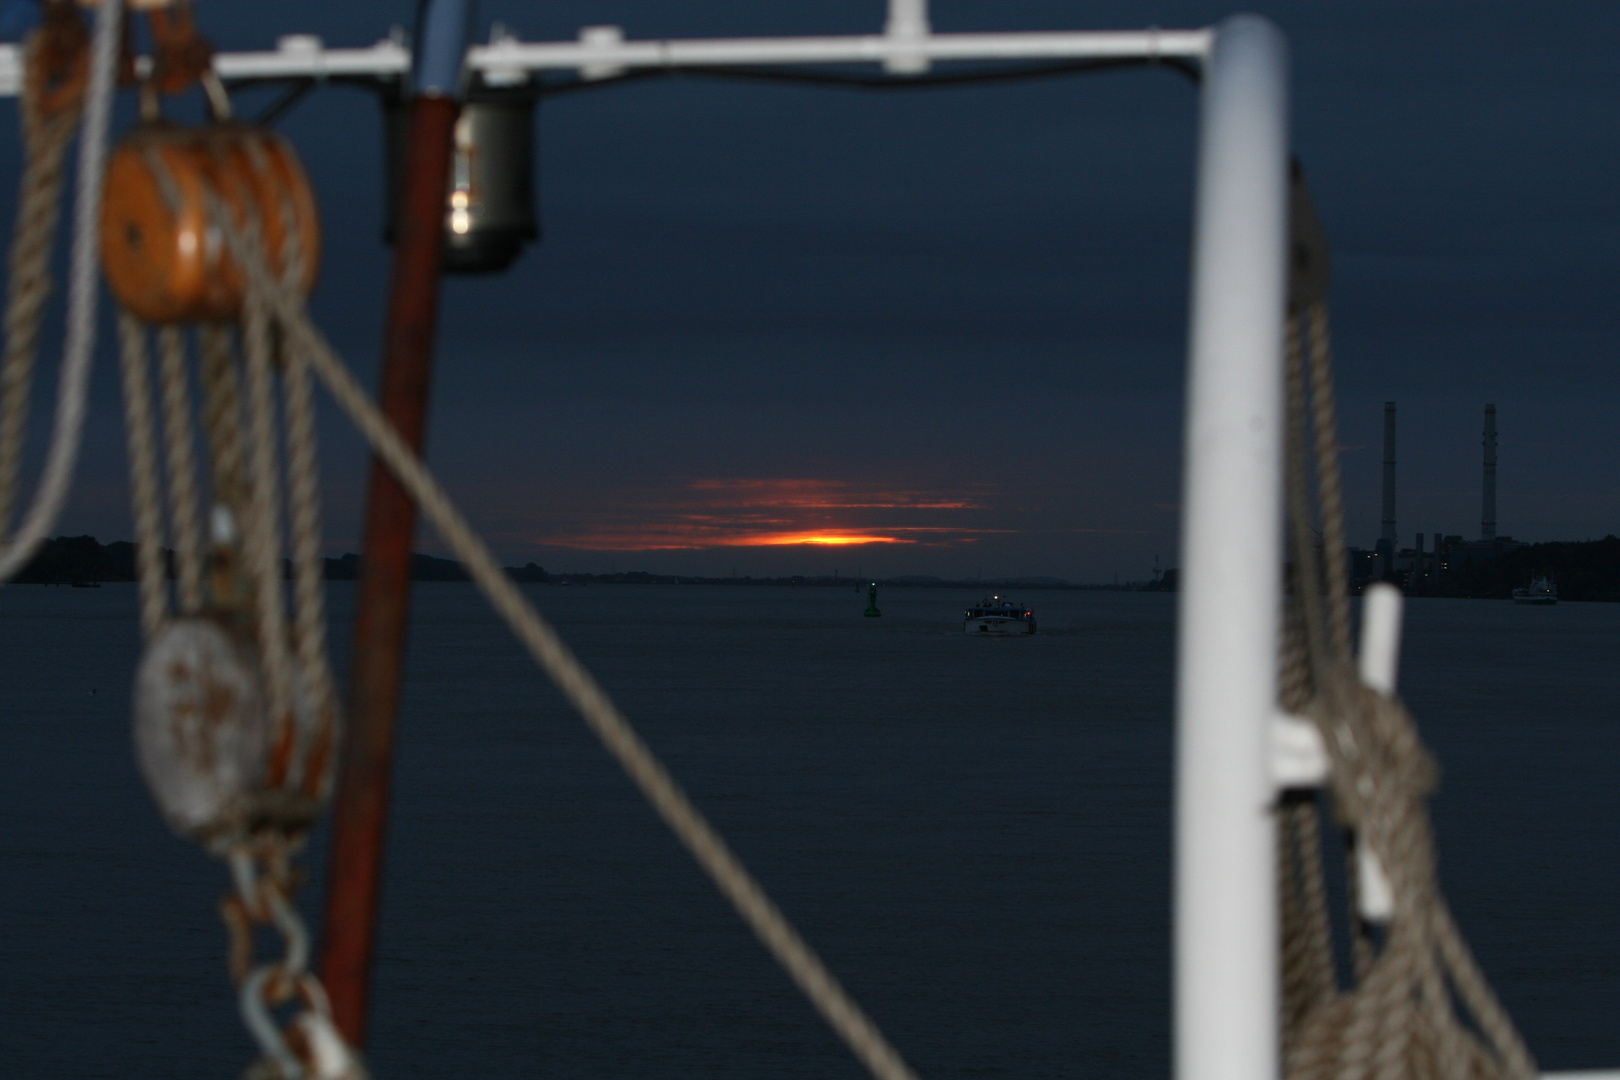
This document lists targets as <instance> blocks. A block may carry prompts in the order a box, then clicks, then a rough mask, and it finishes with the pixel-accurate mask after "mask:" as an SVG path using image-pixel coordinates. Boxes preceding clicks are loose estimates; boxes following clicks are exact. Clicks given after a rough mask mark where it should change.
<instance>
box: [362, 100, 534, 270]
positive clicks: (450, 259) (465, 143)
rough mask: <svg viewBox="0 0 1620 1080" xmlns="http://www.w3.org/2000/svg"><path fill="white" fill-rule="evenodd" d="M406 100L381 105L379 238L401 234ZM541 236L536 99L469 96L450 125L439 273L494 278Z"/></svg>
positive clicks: (407, 135) (407, 115)
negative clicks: (383, 141) (384, 213)
mask: <svg viewBox="0 0 1620 1080" xmlns="http://www.w3.org/2000/svg"><path fill="white" fill-rule="evenodd" d="M408 105H409V101H408V99H406V98H403V97H391V98H389V99H387V101H386V102H385V104H384V109H385V110H386V116H387V123H388V132H387V134H388V146H387V153H388V162H387V164H388V218H387V225H386V226H385V229H384V233H383V238H384V239H385V240H386V241H387V242H388V243H390V244H392V243H393V242H394V238H395V237H396V236H397V235H398V234H399V214H400V201H401V198H402V195H403V192H404V189H405V167H406V163H405V157H406V149H407V143H408V142H409V139H410V110H409V108H408ZM538 239H540V222H539V218H538V215H537V214H536V212H535V199H534V99H533V97H531V96H530V95H529V94H528V93H521V94H503V93H500V92H499V91H483V92H475V93H474V94H473V95H472V96H470V97H469V98H468V100H467V101H466V102H465V103H464V104H463V105H462V106H461V115H460V117H459V118H458V119H457V120H456V130H455V150H454V153H453V156H452V157H451V160H450V178H449V183H448V185H447V190H446V192H445V204H444V262H443V266H444V270H445V272H446V273H451V274H492V273H498V272H500V271H502V270H505V269H506V268H507V267H508V266H510V265H512V262H513V260H515V259H516V258H517V257H518V255H519V254H520V253H521V252H522V251H523V247H524V245H526V244H529V243H532V242H534V241H536V240H538Z"/></svg>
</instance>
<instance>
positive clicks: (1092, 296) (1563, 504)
mask: <svg viewBox="0 0 1620 1080" xmlns="http://www.w3.org/2000/svg"><path fill="white" fill-rule="evenodd" d="M1252 6H1253V8H1254V9H1256V10H1259V11H1261V12H1263V13H1265V14H1267V15H1269V16H1271V17H1272V18H1274V19H1275V20H1276V21H1277V22H1278V23H1279V24H1280V25H1281V26H1282V28H1283V29H1284V30H1285V31H1286V32H1287V34H1288V35H1289V37H1290V40H1291V42H1292V45H1293V49H1294V64H1295V66H1294V84H1295V87H1296V92H1297V97H1296V101H1295V111H1294V117H1295V120H1294V133H1295V139H1296V145H1297V148H1298V150H1299V153H1300V155H1301V156H1302V158H1303V159H1304V161H1305V163H1306V166H1307V169H1308V170H1309V172H1310V174H1311V177H1312V179H1313V184H1314V189H1315V194H1316V198H1317V202H1318V206H1319V208H1320V211H1321V214H1322V216H1323V218H1324V221H1325V224H1326V227H1327V230H1328V234H1329V237H1330V241H1331V243H1332V246H1333V254H1334V260H1335V288H1334V318H1335V327H1336V331H1337V335H1336V346H1337V352H1338V360H1339V368H1338V371H1339V384H1340V390H1341V400H1342V418H1341V425H1342V431H1343V441H1344V447H1345V457H1344V461H1345V466H1346V470H1347V482H1348V495H1349V499H1350V500H1351V501H1350V507H1349V511H1350V524H1351V533H1352V542H1354V543H1362V544H1368V545H1370V544H1371V542H1372V541H1373V540H1374V538H1375V537H1376V535H1377V530H1378V518H1379V504H1378V486H1377V485H1378V476H1379V457H1380V455H1379V431H1380V424H1381V419H1382V403H1383V402H1384V401H1385V400H1394V401H1396V402H1398V403H1399V406H1400V417H1401V446H1400V462H1401V465H1400V469H1401V488H1400V491H1401V502H1400V512H1399V519H1400V529H1401V532H1402V534H1403V536H1404V537H1405V542H1407V543H1410V537H1411V534H1412V533H1413V532H1415V531H1417V530H1420V529H1421V530H1424V531H1426V532H1431V533H1432V532H1435V531H1443V532H1447V533H1461V534H1464V535H1466V536H1469V537H1473V536H1475V535H1477V533H1478V529H1479V459H1480V440H1479V433H1480V417H1481V410H1482V406H1483V404H1484V403H1485V402H1494V403H1495V404H1496V405H1497V406H1498V408H1499V429H1500V443H1501V451H1500V452H1501V472H1500V476H1501V480H1500V496H1499V504H1500V510H1499V520H1500V529H1501V531H1502V532H1504V533H1508V534H1511V535H1513V536H1515V537H1518V538H1520V539H1528V540H1546V539H1569V538H1585V537H1595V536H1602V535H1604V534H1605V533H1608V532H1611V531H1620V479H1617V477H1616V469H1615V465H1616V462H1620V425H1616V424H1615V423H1614V422H1613V417H1614V415H1615V413H1616V410H1617V408H1620V373H1617V372H1616V370H1615V363H1614V361H1615V358H1616V352H1617V350H1616V342H1617V340H1620V316H1617V304H1616V287H1617V283H1620V274H1617V270H1620V228H1617V221H1620V210H1617V208H1616V200H1615V195H1616V189H1617V183H1620V181H1617V180H1616V176H1617V175H1620V67H1617V66H1616V65H1615V63H1614V59H1613V58H1614V56H1615V55H1616V54H1617V53H1620V9H1616V8H1615V7H1614V5H1612V4H1608V3H1598V2H1570V3H1560V4H1538V5H1530V4H1523V3H1507V2H1486V3H1470V4H1466V5H1464V4H1438V3H1423V4H1414V3H1410V2H1401V3H1370V2H1363V3H1356V4H1347V3H1345V4H1327V3H1304V2H1294V3H1269V4H1257V5H1252ZM199 9H200V16H201V20H202V22H203V26H204V29H205V30H206V31H207V32H208V33H210V34H211V35H212V36H213V38H214V39H215V41H216V42H217V43H218V45H219V46H220V47H221V48H264V47H269V46H270V45H271V43H272V42H273V41H274V39H275V37H276V36H278V35H280V34H283V33H290V32H312V33H318V34H321V35H323V36H324V37H325V38H326V39H327V41H328V43H329V44H333V45H361V44H369V43H370V42H372V41H374V40H375V39H377V38H379V37H381V36H383V35H384V34H385V33H386V32H387V30H388V27H389V25H390V24H391V23H395V22H401V23H403V22H408V21H409V20H410V18H411V15H412V11H413V9H414V5H413V4H412V3H410V2H401V0H390V2H377V3H361V2H353V3H347V4H332V3H329V2H327V3H313V2H305V0H280V2H278V3H277V4H275V5H270V6H266V5H262V4H244V3H233V2H231V0H206V2H204V3H201V4H200V5H199ZM1230 10H1232V9H1231V8H1228V7H1227V6H1225V5H1220V4H1214V3H1201V2H1182V3H1168V2H1166V3H1152V2H1144V0H1135V2H1131V3H1124V2H1117V3H1082V2H1068V3H1060V2H1056V0H1048V2H1042V0H995V2H989V0H976V2H975V0H955V2H950V0H935V3H934V4H933V21H934V26H935V28H936V29H938V30H941V31H953V30H972V29H978V30H992V29H994V30H1017V29H1093V28H1133V27H1141V26H1145V25H1153V24H1157V25H1160V26H1164V27H1187V26H1198V25H1204V24H1207V23H1209V22H1211V21H1213V20H1215V19H1217V18H1219V17H1221V16H1222V15H1224V14H1226V13H1228V12H1229V11H1230ZM267 11H271V12H273V13H274V19H275V21H274V22H271V21H268V20H267V19H266V17H265V13H266V12H267ZM883 15H884V5H883V4H882V3H881V2H879V0H859V2H855V0H817V2H813V3H812V2H808V0H801V2H797V3H789V2H786V0H749V2H742V0H723V2H722V0H710V2H707V3H704V4H672V3H669V2H668V0H662V2H653V0H594V2H586V0H566V2H565V0H551V2H532V3H519V2H513V0H508V2H504V3H497V2H494V0H485V2H484V3H483V4H482V5H481V18H482V20H483V22H484V23H485V24H486V25H487V23H488V22H490V21H492V20H500V21H503V22H505V23H506V24H507V25H508V26H510V27H512V28H513V29H514V30H516V31H518V32H519V33H520V34H521V35H522V36H523V37H525V38H528V39H531V40H532V39H557V38H572V37H574V36H575V35H576V34H577V31H578V28H579V27H580V26H582V25H588V24H597V23H617V24H620V25H622V26H623V27H624V29H625V32H626V35H627V36H629V37H662V36H678V37H694V36H730V35H740V34H747V35H756V34H759V35H765V34H802V33H864V32H871V31H874V30H875V29H876V28H877V27H879V26H880V25H881V22H882V19H883ZM261 97H262V95H261ZM245 100H251V99H245ZM187 108H191V107H190V106H188V107H187ZM1195 110H1196V90H1195V88H1194V87H1193V86H1192V85H1191V84H1190V83H1188V82H1187V81H1186V80H1184V79H1182V78H1181V77H1179V76H1177V75H1175V74H1172V73H1170V72H1167V71H1133V72H1126V73H1120V74H1111V75H1101V76H1089V77H1085V78H1069V79H1063V80H1056V81H1049V82H1041V83H1033V84H1022V85H1016V86H996V87H989V88H982V87H981V88H974V89H949V90H943V89H941V90H931V91H919V92H911V93H905V94H893V93H889V94H873V93H858V92H851V91H845V90H826V89H809V88H798V87H780V86H759V85H753V84H737V83H719V82H705V81H699V80H691V79H682V80H654V81H645V82H639V83H635V84H632V85H625V86H621V87H614V88H609V89H602V90H598V91H592V92H588V93H581V94H575V95H569V96H567V97H560V98H556V99H553V100H550V101H547V102H545V103H544V104H543V105H542V108H541V110H540V118H539V132H540V139H539V144H540V161H541V163H540V186H541V189H542V195H541V208H542V213H543V216H544V221H545V229H546V239H545V242H544V244H543V245H541V246H540V247H539V248H537V249H534V250H531V251H529V252H528V253H527V254H525V256H524V257H523V258H522V260H521V261H520V262H519V263H518V264H517V265H516V267H515V268H514V269H513V270H512V271H511V272H509V273H508V274H506V275H505V276H503V277H498V278H475V279H460V280H454V281H451V282H449V283H448V285H447V287H446V291H445V294H444V312H443V319H442V331H441V339H440V345H439V351H438V369H437V370H438V374H437V394H436V398H435V402H434V410H433V421H432V431H431V436H430V457H431V459H432V462H433V464H434V465H435V466H436V467H437V468H438V469H439V470H440V471H441V472H442V474H443V476H444V477H445V478H446V480H447V482H448V484H449V486H450V488H451V489H452V491H453V492H454V493H455V494H456V495H457V497H458V498H459V499H460V500H461V501H462V503H463V505H464V506H465V507H466V508H467V509H468V511H469V512H470V514H471V516H472V517H473V519H474V520H475V522H476V523H477V524H478V525H479V526H480V527H481V528H483V529H484V530H485V531H486V533H487V534H488V535H489V536H490V537H491V538H492V539H493V540H494V542H495V545H496V547H497V549H498V552H499V554H500V555H501V556H502V557H503V558H504V559H506V560H507V561H509V562H511V561H516V562H523V561H529V560H531V559H532V560H534V561H537V562H540V563H541V564H542V565H544V566H546V567H547V568H548V569H553V570H567V569H576V570H608V569H611V568H617V569H621V570H623V569H646V570H653V571H667V572H696V573H725V572H729V571H730V570H732V569H733V568H735V570H736V571H737V572H738V573H752V574H766V573H773V574H774V573H821V572H830V571H831V570H834V569H838V570H840V571H842V572H844V573H854V572H855V571H856V570H857V569H860V570H861V571H863V572H864V573H866V574H868V575H871V574H873V573H880V574H885V575H887V574H901V573H932V574H944V575H952V576H968V575H975V574H980V573H982V574H984V575H985V576H1000V575H1015V574H1016V575H1025V574H1047V575H1056V576H1060V577H1066V578H1070V579H1073V580H1109V579H1110V578H1111V577H1112V576H1113V575H1115V574H1118V575H1120V576H1121V577H1122V578H1125V579H1130V578H1141V577H1145V576H1147V575H1148V573H1149V572H1150V570H1151V568H1152V566H1153V564H1154V559H1155V558H1156V557H1157V558H1159V559H1161V560H1162V562H1163V564H1164V565H1170V564H1172V563H1173V562H1174V561H1175V551H1176V543H1177V540H1176V519H1177V503H1178V502H1179V499H1180V494H1179V490H1178V488H1179V483H1180V463H1179V455H1180V416H1181V394H1182V366H1183V358H1184V341H1185V334H1186V318H1185V308H1186V284H1187V248H1188V230H1189V205H1190V200H1191V181H1192V162H1193V153H1194V137H1195V129H1194V118H1195ZM177 111H180V112H184V111H185V110H184V109H182V110H177ZM246 111H249V112H251V111H252V110H251V108H249V109H248V110H246ZM283 129H284V130H285V131H286V133H287V134H288V135H289V136H290V137H291V138H292V139H293V140H294V141H295V143H296V144H297V146H298V147H299V149H300V151H301V153H302V154H303V155H304V159H305V162H306V164H307V167H308V168H309V171H310V173H311V175H312V177H313V179H314V181H315V183H316V186H317V190H318V194H319V196H320V199H321V202H322V213H323V218H324V222H325V226H326V231H327V256H326V262H325V266H324V269H323V277H322V281H321V284H320V286H319V288H318V290H317V294H316V296H315V298H314V301H313V307H314V311H315V313H316V316H317V318H318V320H319V321H320V322H321V323H322V325H323V326H324V327H325V328H326V330H327V332H328V334H329V335H330V336H331V337H332V339H333V340H334V341H335V343H336V344H337V345H338V346H339V347H340V348H341V350H342V351H343V352H344V353H345V354H346V356H347V357H348V359H349V361H350V363H351V364H353V365H354V366H355V367H356V368H357V369H358V370H359V371H360V372H361V373H362V376H363V377H364V378H365V379H367V380H368V382H369V381H370V380H371V379H372V378H373V376H374V372H375V368H376V362H377V355H378V342H379V338H380V329H381V322H382V306H383V295H384V289H385V283H386V276H387V265H388V263H387V252H386V250H385V249H384V248H383V247H382V246H381V244H380V243H379V239H378V237H379V232H380V226H381V212H380V196H381V188H382V179H381V167H380V165H381V149H380V124H379V120H378V110H377V106H376V103H375V101H374V100H373V99H372V97H371V96H370V95H369V94H366V93H364V92H362V91H358V90H354V89H337V88H334V89H328V90H324V91H322V92H320V93H318V94H316V95H314V96H312V97H311V98H310V99H309V100H307V101H306V102H305V103H304V104H303V105H301V106H300V107H299V109H298V110H297V111H296V112H294V113H293V114H292V115H291V116H290V117H289V118H288V119H287V120H286V121H285V122H284V124H283ZM0 144H3V145H4V147H5V150H4V153H5V155H6V158H5V160H4V162H0V165H3V168H0V172H3V173H4V174H5V175H6V176H7V177H8V179H7V181H6V184H7V186H5V187H3V188H0V198H3V199H4V200H5V202H6V203H7V204H9V203H10V202H11V200H12V198H13V194H12V190H13V189H12V187H11V186H10V185H12V184H14V182H15V181H14V180H13V179H10V178H11V177H14V176H15V173H16V164H15V163H16V157H17V152H16V149H15V145H16V135H15V122H14V120H12V119H10V118H9V116H8V118H7V119H6V120H5V121H4V122H3V124H0ZM103 357H104V361H103V362H102V364H101V369H100V372H99V374H98V383H97V395H96V401H95V408H94V412H93V421H94V422H95V423H96V425H97V428H96V430H95V432H94V434H93V436H92V439H91V443H90V446H89V449H88V453H87V459H86V461H85V463H84V465H83V466H82V468H81V471H80V485H79V489H78V493H77V495H76V497H75V500H74V502H73V504H72V506H71V508H70V511H69V513H68V515H67V517H66V519H65V521H64V522H63V525H62V528H61V529H60V530H59V531H61V532H71V533H78V532H91V533H94V534H96V535H98V536H100V537H102V538H103V539H112V538H115V537H124V536H127V535H128V531H129V525H128V512H127V510H126V509H125V508H124V498H125V496H124V493H123V469H124V462H123V454H122V451H121V449H120V447H121V444H122V433H121V428H120V422H119V419H118V416H119V413H118V406H117V399H116V391H115V379H114V378H113V373H112V365H111V362H110V361H111V356H110V353H109V352H107V350H105V349H104V350H103ZM329 420H330V422H329V423H327V424H326V425H325V427H324V432H325V434H324V438H325V447H324V449H326V450H327V451H328V462H329V481H330V482H329V498H330V507H329V522H328V546H329V548H330V549H331V550H333V551H334V552H336V551H343V550H351V549H353V548H354V547H355V545H356V543H357V540H356V537H357V535H358V516H359V514H358V504H359V503H360V501H361V498H360V495H361V492H362V490H363V474H364V457H363V455H362V453H361V451H360V447H359V445H358V443H357V442H356V441H355V440H354V439H353V438H352V437H351V436H348V435H346V434H344V432H343V429H342V426H341V425H340V424H339V423H338V421H337V418H336V416H335V414H334V415H333V416H331V417H329ZM40 426H43V421H42V420H41V421H39V422H37V423H36V427H40ZM805 535H820V536H843V537H872V538H888V539H891V540H894V541H898V542H894V543H882V542H873V543H867V544H861V545H858V546H841V547H834V546H809V545H805V544H800V543H787V544H784V543H763V542H762V541H782V540H790V539H793V538H794V537H796V536H805ZM424 546H425V547H427V548H428V549H430V550H431V549H433V548H434V544H433V542H432V541H427V540H425V541H424Z"/></svg>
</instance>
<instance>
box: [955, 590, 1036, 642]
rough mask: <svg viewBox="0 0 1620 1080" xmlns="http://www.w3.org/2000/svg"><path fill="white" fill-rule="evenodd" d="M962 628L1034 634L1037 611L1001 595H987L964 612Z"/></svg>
mask: <svg viewBox="0 0 1620 1080" xmlns="http://www.w3.org/2000/svg"><path fill="white" fill-rule="evenodd" d="M962 618H963V623H962V629H964V630H966V631H967V632H968V633H970V634H1033V633H1034V632H1035V613H1034V612H1033V611H1028V610H1026V609H1025V608H1024V607H1023V606H1022V605H1020V604H1015V603H1013V602H1012V601H1011V600H1006V599H1003V598H1002V597H1000V596H987V597H985V598H984V599H983V600H980V601H979V605H978V607H970V608H968V609H967V611H965V612H963V614H962Z"/></svg>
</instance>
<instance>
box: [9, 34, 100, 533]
mask: <svg viewBox="0 0 1620 1080" xmlns="http://www.w3.org/2000/svg"><path fill="white" fill-rule="evenodd" d="M44 44H45V43H44V32H43V31H35V32H34V33H33V34H31V35H29V38H28V44H27V45H26V46H24V49H23V67H24V70H30V71H31V70H33V69H34V68H36V67H37V66H38V65H39V64H40V63H42V58H41V56H40V52H41V50H42V49H43V48H44ZM35 89H36V88H35V80H34V79H30V78H25V79H24V80H23V82H22V87H21V89H20V91H19V93H18V95H17V98H18V106H19V111H20V112H21V114H22V129H23V146H24V150H25V153H26V156H27V163H26V164H25V165H24V167H23V175H22V190H21V192H20V194H19V196H18V200H17V225H16V230H15V232H14V233H13V234H12V240H11V260H10V270H11V276H10V293H9V295H8V296H7V297H6V314H5V333H6V349H5V356H4V358H3V359H0V536H4V535H5V534H6V531H7V529H8V528H9V527H10V525H11V508H12V502H13V500H14V499H15V498H16V494H17V474H18V470H19V466H20V465H21V459H22V446H23V436H24V435H25V434H26V431H27V426H28V403H29V393H30V391H31V390H32V388H33V374H34V359H35V356H36V354H37V353H38V350H39V324H40V319H41V317H42V316H43V315H44V313H45V301H46V299H47V298H48V297H49V296H50V292H51V273H50V262H51V246H52V241H53V240H54V239H55V238H56V225H57V221H58V219H59V218H60V216H61V201H62V200H61V195H62V158H63V155H64V154H65V153H66V152H67V147H68V143H69V142H71V141H72V139H73V132H74V130H75V129H76V128H77V127H78V125H79V110H80V106H81V102H80V101H78V100H73V101H70V102H69V103H68V105H67V107H66V108H64V109H62V111H60V112H58V113H57V114H56V115H54V116H50V115H46V113H45V112H44V110H43V107H42V103H41V102H40V101H39V100H38V97H39V95H38V94H37V93H36V92H35Z"/></svg>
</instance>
